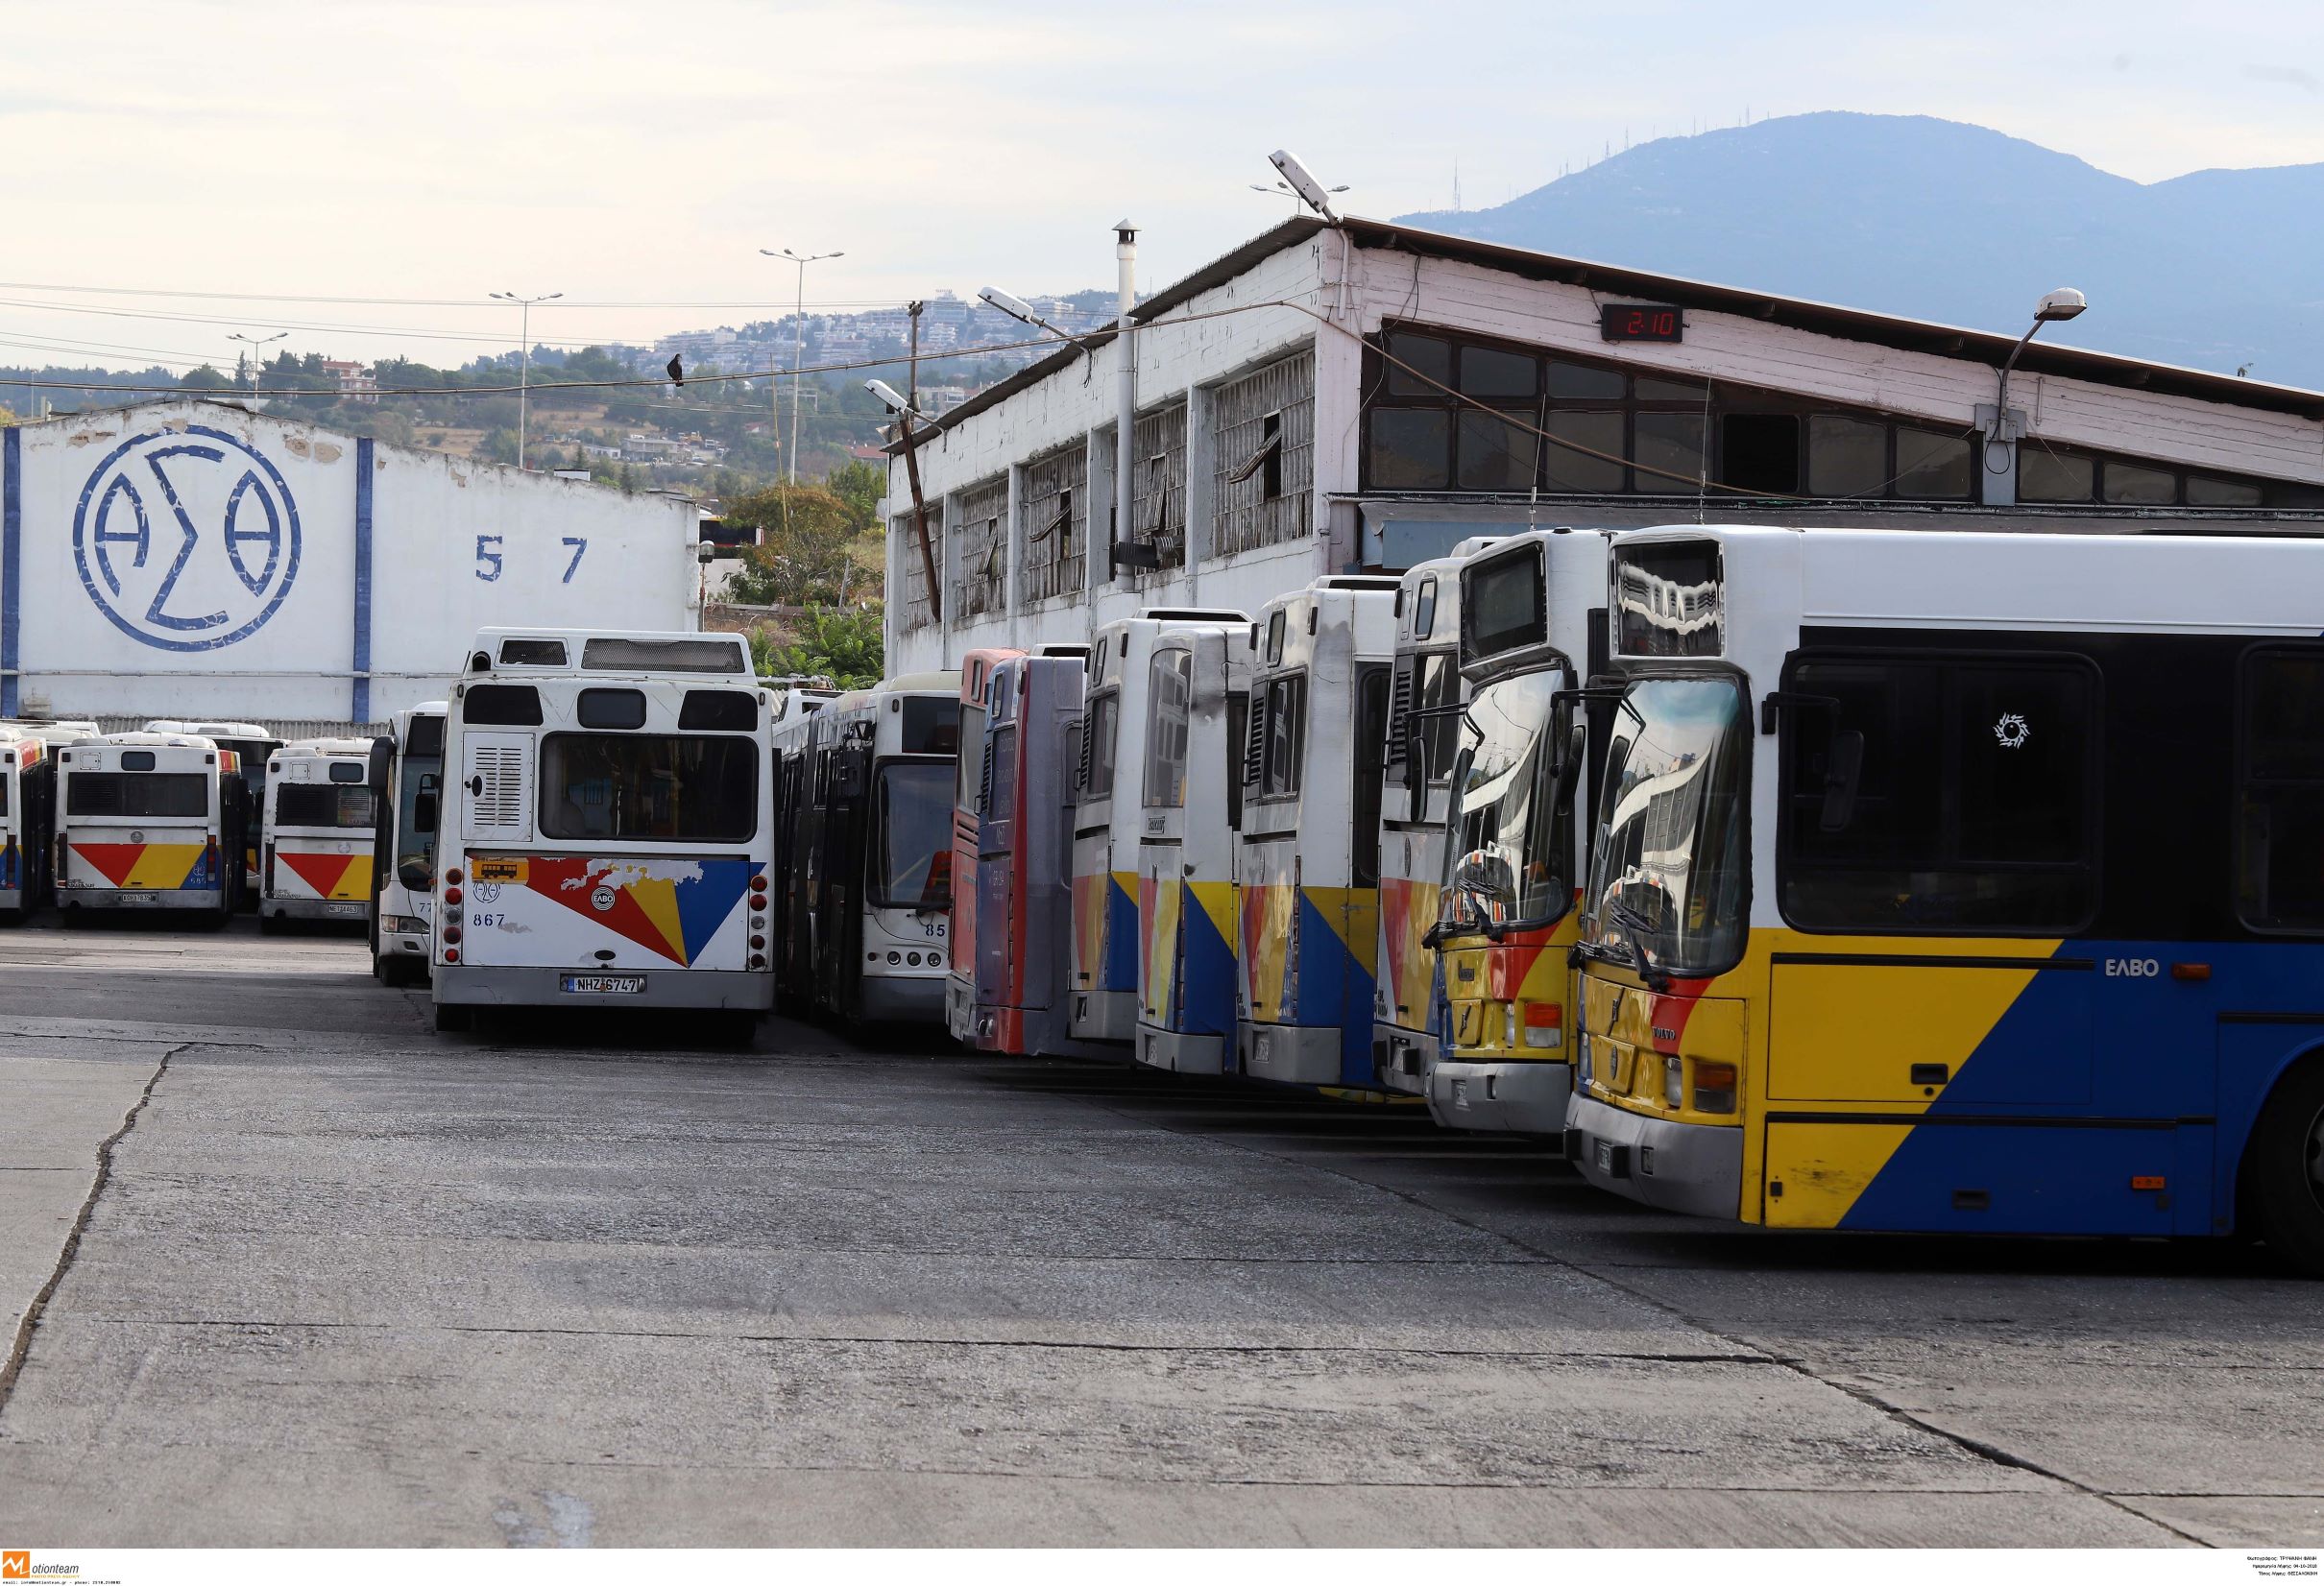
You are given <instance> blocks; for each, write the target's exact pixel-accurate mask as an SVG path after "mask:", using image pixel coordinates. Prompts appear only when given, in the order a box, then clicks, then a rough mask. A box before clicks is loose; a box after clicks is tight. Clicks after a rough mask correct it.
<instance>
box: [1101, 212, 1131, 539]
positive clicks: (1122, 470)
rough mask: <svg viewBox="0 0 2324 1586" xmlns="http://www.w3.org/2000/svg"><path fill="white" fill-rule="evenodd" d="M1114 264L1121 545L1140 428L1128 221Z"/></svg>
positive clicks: (1121, 228) (1117, 534) (1119, 231)
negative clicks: (1117, 281) (1133, 446)
mask: <svg viewBox="0 0 2324 1586" xmlns="http://www.w3.org/2000/svg"><path fill="white" fill-rule="evenodd" d="M1114 260H1115V262H1116V263H1117V264H1118V265H1119V266H1120V267H1121V280H1120V285H1119V295H1118V297H1117V298H1116V300H1115V305H1114V306H1115V309H1116V312H1117V315H1118V318H1117V319H1116V321H1115V337H1114V342H1115V345H1116V346H1117V347H1119V348H1121V349H1122V351H1121V359H1122V365H1121V370H1122V372H1121V379H1120V392H1121V396H1120V402H1119V412H1118V414H1117V417H1116V420H1115V428H1114V532H1113V537H1112V539H1113V543H1114V544H1120V543H1121V542H1123V541H1126V540H1129V539H1130V538H1132V529H1131V524H1130V516H1129V515H1130V505H1129V503H1130V487H1131V485H1132V484H1133V483H1134V480H1135V475H1134V473H1133V471H1132V470H1133V469H1135V467H1136V464H1135V462H1134V460H1133V459H1132V458H1131V456H1130V451H1131V445H1130V440H1131V437H1132V436H1133V435H1134V434H1135V433H1136V431H1137V425H1138V340H1137V332H1136V331H1135V330H1133V329H1132V328H1131V326H1130V318H1129V315H1130V310H1131V309H1132V308H1135V307H1136V306H1137V302H1138V228H1136V227H1135V226H1132V225H1131V224H1130V223H1129V222H1128V221H1126V220H1118V221H1116V222H1114ZM1111 550H1112V546H1111V545H1109V546H1108V547H1107V551H1108V555H1107V557H1106V568H1105V577H1106V579H1107V581H1108V582H1111V580H1112V578H1113V558H1112V555H1111Z"/></svg>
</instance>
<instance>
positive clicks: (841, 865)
mask: <svg viewBox="0 0 2324 1586" xmlns="http://www.w3.org/2000/svg"><path fill="white" fill-rule="evenodd" d="M959 736H960V674H959V673H957V672H918V673H913V674H910V675H908V676H905V677H900V678H891V679H889V680H888V681H886V682H884V683H882V684H879V685H876V686H874V687H870V688H857V689H851V690H850V691H848V692H847V693H844V694H841V695H840V696H839V697H838V698H836V699H835V700H833V701H832V702H831V703H830V704H828V705H826V706H824V707H823V709H821V710H819V711H817V712H816V713H815V714H814V715H812V716H811V717H808V718H806V719H804V720H802V721H800V722H798V723H797V724H796V725H793V724H790V723H786V724H785V727H784V730H783V731H782V732H781V733H778V734H777V737H778V740H779V743H780V746H781V748H780V754H781V762H780V764H779V765H778V767H777V772H776V779H775V796H774V798H773V799H772V800H770V801H769V805H770V807H771V810H772V816H773V822H774V825H775V826H776V828H777V829H780V830H781V831H782V833H783V837H782V845H781V846H782V850H783V860H784V862H783V866H782V870H781V873H780V875H779V876H778V877H777V878H776V888H775V890H776V908H775V915H776V920H777V926H776V941H777V946H776V949H775V950H776V951H777V953H778V954H779V955H780V964H781V969H782V978H781V980H780V982H779V985H780V990H781V993H782V997H783V1002H784V1006H785V1007H786V1008H787V1009H799V1010H808V1009H814V1010H820V1011H821V1012H823V1013H826V1014H828V1015H830V1016H832V1017H834V1018H835V1019H840V1020H844V1021H869V1022H889V1021H896V1022H907V1021H908V1022H913V1023H932V1024H933V1023H940V1022H942V1021H943V1019H944V991H945V978H946V973H947V968H946V967H947V963H948V960H949V957H950V952H949V943H948V940H947V938H948V937H949V936H950V934H951V925H952V921H951V914H952V864H953V846H952V845H953V782H954V778H955V774H956V771H955V757H956V753H957V750H958V746H959Z"/></svg>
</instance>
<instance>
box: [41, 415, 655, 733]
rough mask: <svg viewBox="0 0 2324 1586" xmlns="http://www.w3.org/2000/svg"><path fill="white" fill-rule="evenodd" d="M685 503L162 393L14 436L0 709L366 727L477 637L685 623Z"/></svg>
mask: <svg viewBox="0 0 2324 1586" xmlns="http://www.w3.org/2000/svg"><path fill="white" fill-rule="evenodd" d="M697 516H698V515H697V514H696V512H695V509H694V508H693V507H692V506H690V505H689V504H687V503H684V502H681V501H677V500H674V499H670V498H667V497H660V496H625V495H622V494H620V493H617V492H615V491H609V490H605V489H602V488H599V487H593V486H590V485H587V484H583V483H580V482H578V481H572V480H561V479H555V478H551V477H549V476H548V475H546V474H540V473H533V474H526V473H520V472H519V471H518V470H517V469H512V468H503V467H499V466H496V465H491V464H476V463H469V462H464V461H461V460H458V459H454V458H448V457H444V456H441V455H438V454H436V453H432V452H425V451H418V450H414V449H411V448H408V447H401V446H392V445H375V444H374V443H372V442H369V441H359V440H357V439H355V438H353V437H351V436H345V435H338V434H333V433H331V432H328V431H326V430H322V429H318V428H316V427H315V426H313V425H311V424H305V423H301V422H298V421H291V420H285V419H278V418H274V417H270V416H267V415H263V414H254V413H251V412H249V411H247V410H245V409H242V408H239V407H236V406H232V405H230V404H227V403H221V402H208V401H195V400H185V401H179V400H170V401H164V402H155V403H146V404H141V405H138V406H135V407H131V408H113V409H106V410H100V411H96V412H91V413H85V414H80V415H76V416H72V417H68V418H61V419H54V420H49V421H44V422H40V423H34V424H25V425H20V426H17V427H15V428H12V429H9V430H7V431H5V432H0V715H17V714H27V713H43V714H55V715H71V716H77V715H91V716H95V715H106V716H129V715H136V716H177V717H235V718H256V719H261V720H263V719H269V718H299V719H308V720H323V721H349V722H374V721H378V720H381V719H383V718H384V717H386V716H387V715H388V713H389V712H391V711H394V710H398V709H403V708H404V707H406V706H410V705H416V704H418V703H420V702H421V701H423V700H427V699H436V698H441V697H443V694H444V692H445V690H446V687H447V685H448V683H449V681H450V678H451V676H452V674H453V673H454V672H456V671H457V670H458V668H459V665H460V662H461V659H462V656H463V655H464V654H465V650H466V645H467V641H468V639H469V637H471V636H472V634H473V633H474V631H475V630H476V629H477V628H479V627H483V626H485V625H487V624H493V623H519V624H533V623H537V624H544V625H549V624H553V625H557V626H561V627H604V628H649V629H691V628H693V627H695V626H696V624H697V619H698V608H697V605H696V590H697V587H698V577H699V573H698V569H697V566H696V564H695V562H694V549H693V543H694V539H695V534H696V529H695V525H696V522H697Z"/></svg>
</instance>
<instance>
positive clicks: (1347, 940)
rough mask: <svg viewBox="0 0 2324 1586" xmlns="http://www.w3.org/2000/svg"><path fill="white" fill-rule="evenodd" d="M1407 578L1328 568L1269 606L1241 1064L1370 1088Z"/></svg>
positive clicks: (1252, 777)
mask: <svg viewBox="0 0 2324 1586" xmlns="http://www.w3.org/2000/svg"><path fill="white" fill-rule="evenodd" d="M1395 603H1396V581H1395V580H1394V579H1392V578H1366V577H1345V578H1341V577H1334V578H1319V579H1318V580H1316V582H1315V583H1313V584H1311V585H1309V586H1308V587H1307V588H1306V589H1300V590H1298V591H1296V592H1295V593H1292V594H1287V595H1278V596H1276V597H1275V598H1274V599H1273V600H1271V601H1270V602H1268V605H1267V609H1266V610H1265V611H1264V612H1262V613H1260V616H1259V625H1258V630H1257V640H1258V654H1257V655H1256V656H1255V657H1254V658H1253V661H1252V666H1251V681H1250V729H1249V733H1248V737H1247V742H1246V744H1245V750H1244V763H1243V823H1242V829H1240V830H1239V831H1238V832H1237V833H1236V836H1235V841H1236V844H1237V860H1236V869H1235V883H1236V887H1237V896H1238V901H1239V902H1240V904H1241V907H1242V926H1243V940H1242V944H1241V945H1242V949H1243V950H1242V970H1243V974H1242V1003H1243V1005H1242V1010H1241V1014H1240V1017H1239V1018H1238V1020H1237V1024H1236V1043H1235V1050H1236V1056H1237V1059H1238V1063H1239V1067H1240V1068H1241V1069H1242V1071H1243V1072H1244V1073H1246V1074H1248V1075H1251V1076H1252V1077H1254V1078H1258V1079H1271V1080H1278V1081H1281V1082H1284V1083H1287V1084H1295V1085H1319V1086H1349V1087H1354V1088H1356V1089H1362V1090H1368V1089H1370V1088H1372V1087H1373V1085H1374V1084H1375V1083H1376V1082H1375V1081H1374V1079H1373V1077H1372V1055H1371V1033H1372V1032H1371V1016H1372V973H1373V965H1374V960H1373V956H1372V955H1373V953H1374V952H1375V950H1376V949H1377V948H1378V935H1379V924H1378V908H1379V885H1380V776H1381V752H1382V749H1383V748H1384V746H1385V744H1386V741H1387V735H1388V689H1389V672H1390V668H1391V666H1392V663H1393V661H1394V660H1395V649H1396V630H1395Z"/></svg>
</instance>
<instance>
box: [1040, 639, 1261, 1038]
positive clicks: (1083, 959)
mask: <svg viewBox="0 0 2324 1586" xmlns="http://www.w3.org/2000/svg"><path fill="white" fill-rule="evenodd" d="M1249 621H1250V618H1249V617H1248V616H1247V615H1246V614H1245V613H1241V612H1227V611H1200V610H1187V609H1179V608H1173V607H1160V606H1157V607H1150V608H1149V609H1148V610H1147V611H1146V612H1145V613H1144V614H1142V615H1139V616H1134V617H1123V618H1120V619H1118V620H1116V621H1113V622H1108V623H1106V624H1105V625H1104V626H1103V627H1101V628H1100V629H1099V630H1098V631H1097V633H1096V634H1095V635H1093V636H1092V637H1091V641H1090V649H1089V661H1088V677H1087V683H1086V686H1085V687H1084V689H1083V694H1084V698H1085V700H1086V702H1087V703H1086V704H1085V705H1084V707H1083V709H1082V715H1081V742H1080V751H1081V762H1080V767H1079V772H1078V775H1077V778H1076V781H1075V791H1074V871H1073V877H1074V879H1073V889H1074V929H1073V960H1072V964H1071V966H1070V969H1069V973H1070V975H1071V977H1072V978H1071V993H1072V997H1073V1016H1072V1017H1073V1030H1072V1033H1073V1035H1074V1037H1075V1038H1076V1039H1077V1040H1081V1041H1109V1042H1128V1041H1130V1040H1132V1039H1133V1038H1135V1036H1136V1035H1137V1031H1138V872H1137V862H1138V841H1139V834H1140V829H1141V827H1142V826H1143V824H1144V820H1145V815H1146V809H1145V791H1144V773H1145V760H1144V758H1143V757H1142V756H1139V755H1136V754H1128V755H1126V754H1123V753H1122V750H1123V747H1124V744H1125V724H1128V725H1127V729H1126V742H1127V743H1128V744H1129V745H1130V746H1132V747H1135V746H1137V745H1141V744H1143V743H1144V741H1145V731H1146V730H1145V722H1146V718H1147V712H1148V709H1149V706H1148V702H1147V698H1146V685H1147V680H1148V675H1149V669H1150V664H1151V661H1152V657H1153V649H1154V642H1155V640H1156V639H1158V638H1160V637H1161V636H1162V635H1163V634H1165V633H1169V632H1172V631H1174V630H1175V629H1179V628H1184V627H1190V626H1191V627H1194V628H1198V629H1206V628H1216V627H1218V626H1220V625H1222V624H1224V625H1226V626H1229V627H1233V628H1242V627H1244V626H1246V625H1247V624H1248V623H1249Z"/></svg>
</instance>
